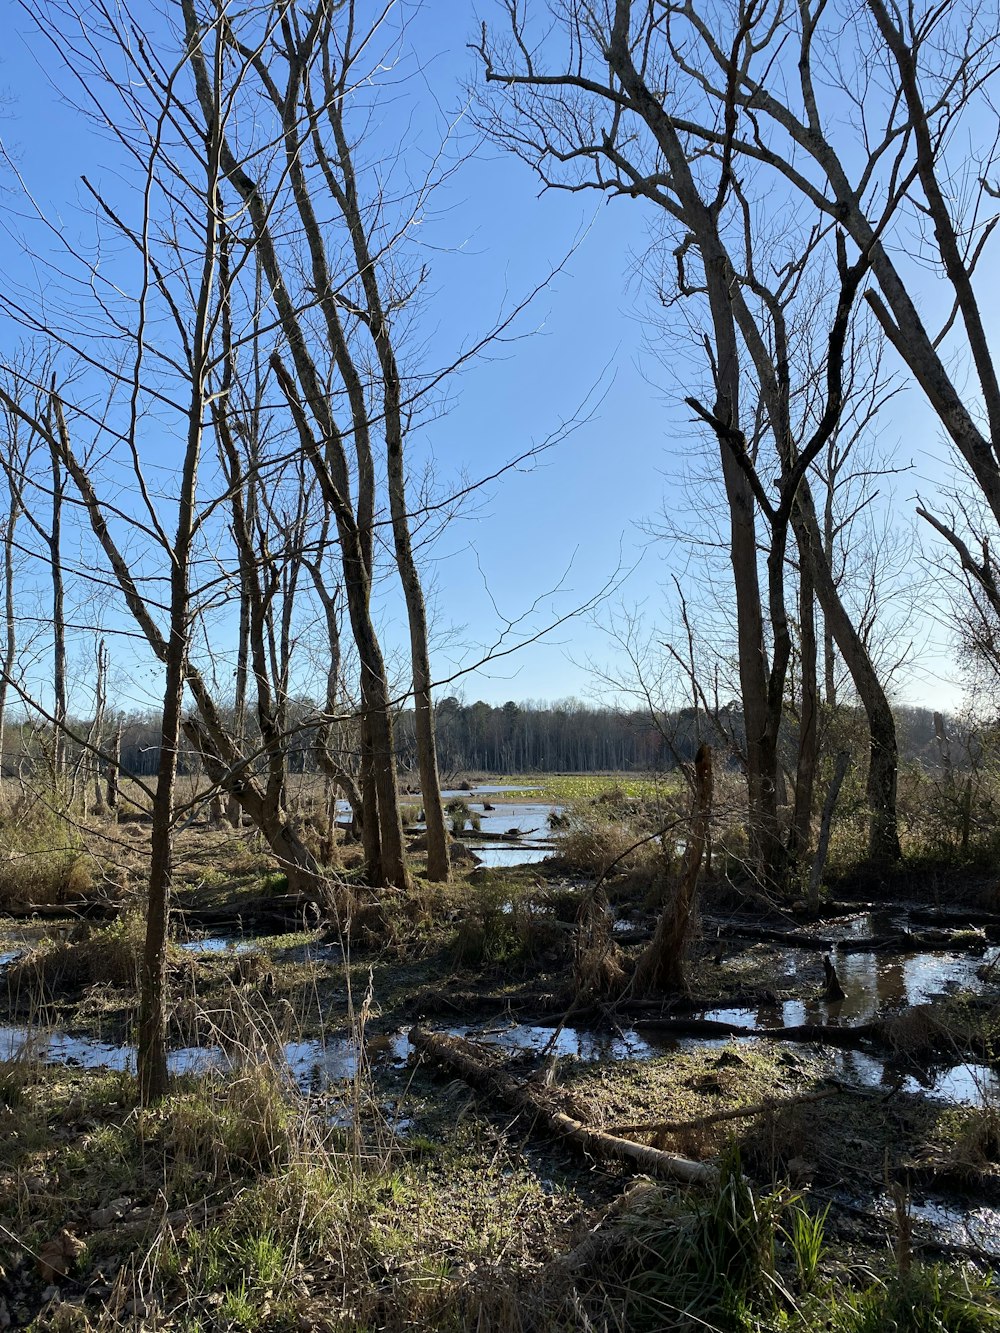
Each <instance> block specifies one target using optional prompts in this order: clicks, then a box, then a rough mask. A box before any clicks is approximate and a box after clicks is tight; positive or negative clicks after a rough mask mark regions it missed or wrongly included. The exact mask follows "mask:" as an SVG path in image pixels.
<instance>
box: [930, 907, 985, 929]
mask: <svg viewBox="0 0 1000 1333" xmlns="http://www.w3.org/2000/svg"><path fill="white" fill-rule="evenodd" d="M909 915H910V920H911V921H915V922H916V923H917V924H918V925H923V926H953V927H956V928H958V929H962V928H965V927H968V926H1000V912H987V911H986V910H985V909H984V908H979V907H914V908H911V910H910V914H909Z"/></svg>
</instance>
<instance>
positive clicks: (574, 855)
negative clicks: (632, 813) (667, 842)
mask: <svg viewBox="0 0 1000 1333" xmlns="http://www.w3.org/2000/svg"><path fill="white" fill-rule="evenodd" d="M658 854H659V843H658V841H657V840H656V839H655V838H654V839H652V840H650V839H649V838H648V834H647V833H645V832H643V831H642V830H640V829H637V828H636V827H635V826H634V825H633V824H631V823H630V822H625V821H621V820H616V819H608V818H606V817H604V816H603V815H601V814H599V813H597V812H596V811H595V812H591V811H588V812H587V813H586V814H585V815H582V816H578V817H575V818H574V820H573V824H572V827H571V828H570V829H569V831H568V832H567V833H565V834H563V835H562V836H561V837H560V839H559V855H560V858H561V860H562V861H563V862H565V864H566V865H567V866H568V867H570V868H571V869H573V870H575V871H577V872H578V873H580V874H584V875H593V876H594V877H595V878H600V877H601V876H602V875H607V874H609V873H611V871H626V870H636V869H638V868H640V867H646V866H648V867H650V868H651V867H652V866H653V865H654V864H655V863H656V860H657V856H658Z"/></svg>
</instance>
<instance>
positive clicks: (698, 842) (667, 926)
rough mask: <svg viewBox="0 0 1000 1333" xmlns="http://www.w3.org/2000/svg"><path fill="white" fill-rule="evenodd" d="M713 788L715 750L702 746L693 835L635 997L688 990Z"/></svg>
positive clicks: (641, 964) (643, 957) (642, 959)
mask: <svg viewBox="0 0 1000 1333" xmlns="http://www.w3.org/2000/svg"><path fill="white" fill-rule="evenodd" d="M712 785H713V784H712V747H711V746H710V745H701V746H699V747H698V753H697V755H696V756H695V761H694V791H693V793H692V798H691V832H690V834H689V836H688V840H687V843H686V845H685V847H684V858H683V860H682V862H681V875H680V882H679V883H678V885H677V891H676V892H675V894H674V895H673V898H672V900H671V901H670V902H669V903H668V904H667V906H666V907H665V908H664V909H663V912H662V913H661V914H660V919H659V921H658V922H657V926H656V933H655V934H654V936H653V938H652V940H651V941H650V943H649V944H648V945H647V946H646V948H645V949H644V950H643V952H642V953H641V954H640V956H639V959H638V961H637V962H636V965H635V972H634V973H633V975H632V984H631V987H630V990H631V994H632V995H634V996H637V997H642V996H644V995H646V994H648V993H649V991H651V990H659V991H663V992H665V993H667V994H678V993H680V994H682V993H684V992H685V991H686V990H687V969H686V966H685V957H684V955H685V950H686V949H687V944H688V936H689V934H690V931H691V914H692V911H693V909H694V900H695V893H696V892H697V888H698V876H699V875H700V873H701V866H702V862H703V860H704V859H705V848H706V846H707V844H708V831H709V826H710V823H711V819H712Z"/></svg>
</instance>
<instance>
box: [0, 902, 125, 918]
mask: <svg viewBox="0 0 1000 1333" xmlns="http://www.w3.org/2000/svg"><path fill="white" fill-rule="evenodd" d="M120 911H121V904H120V903H118V902H115V901H114V900H113V899H110V898H87V899H81V900H79V901H75V902H71V903H8V904H7V905H6V906H5V907H4V908H2V909H0V917H3V916H6V917H11V918H12V919H13V920H15V921H30V920H31V918H32V917H40V918H43V919H45V920H46V921H49V920H59V919H60V918H73V919H84V918H85V919H86V920H96V919H101V920H105V919H110V918H111V917H116V916H117V915H118V913H119V912H120Z"/></svg>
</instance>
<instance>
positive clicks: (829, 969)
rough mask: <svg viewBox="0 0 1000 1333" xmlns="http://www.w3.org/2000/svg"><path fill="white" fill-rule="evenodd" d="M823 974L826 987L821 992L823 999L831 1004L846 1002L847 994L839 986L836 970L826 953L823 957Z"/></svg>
mask: <svg viewBox="0 0 1000 1333" xmlns="http://www.w3.org/2000/svg"><path fill="white" fill-rule="evenodd" d="M823 972H824V973H825V975H826V987H825V989H824V991H823V994H824V995H825V997H826V998H827V999H828V1000H830V1001H831V1002H833V1001H837V1000H846V999H847V992H846V991H845V990H844V988H843V986H842V985H841V984H840V977H838V976H837V969H836V968H835V967H834V965H833V959H832V958H831V957H830V955H829V954H828V953H825V954H824V955H823Z"/></svg>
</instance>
